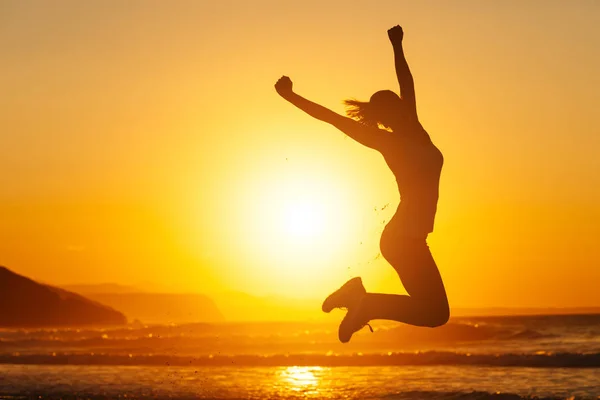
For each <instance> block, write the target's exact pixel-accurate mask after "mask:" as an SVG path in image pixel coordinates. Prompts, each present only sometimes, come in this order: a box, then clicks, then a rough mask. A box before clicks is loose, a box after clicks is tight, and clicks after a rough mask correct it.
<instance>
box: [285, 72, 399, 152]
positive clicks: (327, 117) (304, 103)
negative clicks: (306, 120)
mask: <svg viewBox="0 0 600 400" xmlns="http://www.w3.org/2000/svg"><path fill="white" fill-rule="evenodd" d="M275 90H277V93H279V95H280V96H281V97H283V98H284V99H286V100H287V101H289V102H290V103H292V104H293V105H295V106H296V107H298V108H299V109H301V110H302V111H304V112H305V113H307V114H308V115H310V116H311V117H314V118H316V119H318V120H321V121H323V122H327V123H329V124H331V125H333V126H335V127H336V128H338V129H339V130H341V131H342V132H344V133H345V134H346V135H348V136H350V137H351V138H352V139H354V140H356V141H357V142H359V143H361V144H363V145H365V146H367V147H370V148H372V149H376V150H380V149H381V146H382V145H383V141H384V139H385V138H386V136H387V135H386V133H388V132H387V131H384V130H383V129H378V128H375V127H369V126H366V125H364V124H361V123H360V122H357V121H355V120H353V119H351V118H348V117H344V116H343V115H340V114H338V113H336V112H334V111H331V110H330V109H328V108H325V107H323V106H321V105H320V104H317V103H314V102H312V101H310V100H308V99H305V98H304V97H302V96H300V95H298V94H296V93H294V91H293V90H292V81H291V80H290V78H288V77H287V76H282V77H281V78H280V79H279V80H278V81H277V83H276V84H275Z"/></svg>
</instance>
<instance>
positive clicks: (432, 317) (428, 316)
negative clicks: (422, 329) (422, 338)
mask: <svg viewBox="0 0 600 400" xmlns="http://www.w3.org/2000/svg"><path fill="white" fill-rule="evenodd" d="M449 319H450V307H449V306H448V303H445V304H440V305H437V306H435V307H432V306H429V307H427V308H426V310H425V321H424V325H425V326H426V327H429V328H437V327H438V326H442V325H445V324H446V323H447V322H448V320H449Z"/></svg>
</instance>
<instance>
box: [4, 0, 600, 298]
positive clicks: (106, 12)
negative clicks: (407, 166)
mask: <svg viewBox="0 0 600 400" xmlns="http://www.w3.org/2000/svg"><path fill="white" fill-rule="evenodd" d="M396 24H401V25H402V26H403V27H404V31H405V40H404V43H405V52H406V55H407V59H408V61H409V64H410V66H411V69H412V72H413V75H414V78H415V84H416V93H417V107H418V112H419V116H420V119H421V122H422V123H423V125H424V127H425V128H426V129H427V130H428V132H429V133H430V135H431V137H432V139H433V140H434V143H436V145H437V146H438V147H439V148H440V149H441V150H442V152H443V153H444V155H445V160H446V161H445V165H444V169H443V172H442V182H441V196H440V203H439V206H438V215H437V219H436V228H435V231H434V233H433V234H431V235H430V238H429V244H430V247H431V249H432V252H433V254H434V257H435V258H436V260H437V262H438V265H439V267H440V270H441V272H442V275H443V278H444V281H445V283H446V286H447V290H448V293H449V297H450V302H451V304H453V305H456V306H477V307H479V306H482V307H483V306H511V307H514V306H593V305H599V304H600V292H598V290H597V287H598V283H599V282H600V268H599V267H600V255H599V254H598V250H597V241H598V237H600V227H599V226H600V157H599V155H600V152H599V148H600V139H599V135H600V117H599V114H598V108H599V106H600V94H599V90H598V89H599V88H600V75H599V74H598V71H600V51H599V49H600V29H599V28H598V27H599V26H600V3H599V2H597V1H595V0H587V1H585V0H580V1H558V0H557V1H553V0H544V1H542V0H539V1H518V0H507V1H502V2H482V1H468V0H464V1H442V0H439V1H419V2H414V1H398V0H394V1H377V2H364V1H345V2H342V1H325V2H323V1H317V0H308V1H302V2H299V1H298V2H282V1H267V0H258V1H252V2H248V1H242V0H235V1H233V0H232V1H211V2H209V1H172V2H163V1H149V0H148V1H141V0H138V1H128V2H121V1H86V2H81V1H54V2H44V1H16V0H9V1H3V2H1V3H0V48H1V49H2V62H0V126H1V130H0V264H3V265H5V266H7V267H9V268H11V269H13V270H15V271H16V272H19V273H22V274H25V275H28V276H31V277H33V278H35V279H39V280H42V281H44V282H48V283H53V284H68V283H100V282H116V283H122V284H132V285H140V286H144V287H148V288H157V289H160V290H170V291H197V292H215V291H229V290H236V291H238V290H239V291H245V292H249V293H253V294H257V295H270V294H279V295H288V296H293V297H307V298H320V297H322V296H325V295H326V294H327V293H328V292H330V291H331V290H332V289H334V288H336V287H338V286H339V285H340V284H341V283H343V282H344V281H346V280H347V279H348V278H350V277H351V276H355V275H362V276H364V279H365V282H366V285H367V288H368V289H369V290H371V291H375V290H383V291H393V292H398V291H402V287H401V284H400V283H399V281H398V278H397V276H396V275H395V273H394V271H393V270H392V268H391V267H390V266H389V265H387V263H386V262H385V261H384V260H383V259H382V258H381V257H380V256H378V252H379V250H378V240H379V235H380V233H381V230H382V229H383V226H384V223H385V221H387V220H389V219H390V218H391V216H392V215H393V213H394V211H395V208H396V206H397V204H398V201H399V196H398V193H397V191H396V187H395V182H394V178H393V176H392V174H391V173H390V172H389V171H388V169H387V167H386V165H385V163H384V161H383V159H382V158H381V156H380V155H378V154H377V153H376V152H374V151H372V150H369V149H367V148H363V147H361V146H360V145H359V144H357V143H354V142H352V140H351V139H349V138H346V137H345V136H344V135H343V134H342V133H340V132H338V131H336V130H335V129H334V128H332V127H330V126H327V125H326V124H323V123H321V122H319V121H315V120H312V119H311V118H310V117H309V116H307V115H305V114H303V113H302V112H301V111H299V110H297V109H295V108H294V107H293V106H291V105H290V104H288V103H287V102H285V101H284V100H282V99H281V98H279V97H278V96H277V94H276V92H275V91H274V89H273V84H274V83H275V81H276V80H277V79H278V78H279V77H280V76H281V75H283V74H285V75H289V76H290V77H291V78H292V80H293V81H294V88H295V90H296V91H297V92H298V93H300V94H301V95H303V96H305V97H307V98H309V99H311V100H314V101H317V102H319V103H321V104H323V105H325V106H327V107H330V108H332V109H333V110H335V111H337V112H340V113H343V111H344V109H343V106H342V100H343V99H345V98H351V97H354V98H358V99H364V100H366V99H368V98H369V96H370V95H371V94H372V93H373V92H375V91H377V90H379V89H388V88H389V89H392V90H396V91H397V90H398V87H397V82H396V78H395V73H394V66H393V53H392V49H391V46H390V44H389V41H388V38H387V33H386V31H387V29H389V28H390V27H392V26H393V25H396Z"/></svg>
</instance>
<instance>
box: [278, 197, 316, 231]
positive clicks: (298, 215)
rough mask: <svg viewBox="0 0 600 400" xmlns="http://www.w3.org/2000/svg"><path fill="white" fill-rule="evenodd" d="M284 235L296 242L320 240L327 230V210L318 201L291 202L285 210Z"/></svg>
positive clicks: (283, 219) (282, 220) (282, 217)
mask: <svg viewBox="0 0 600 400" xmlns="http://www.w3.org/2000/svg"><path fill="white" fill-rule="evenodd" d="M282 211H283V215H282V216H281V222H282V224H283V226H282V233H285V234H286V235H287V236H289V237H290V238H294V239H296V240H310V239H319V237H322V236H323V234H324V232H325V229H326V218H327V215H326V214H325V210H324V207H323V205H322V204H320V203H318V202H316V201H312V202H311V201H305V202H290V203H289V204H286V205H285V207H284V208H283V210H282Z"/></svg>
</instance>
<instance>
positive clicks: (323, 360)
mask: <svg viewBox="0 0 600 400" xmlns="http://www.w3.org/2000/svg"><path fill="white" fill-rule="evenodd" d="M341 316H342V314H340V318H341ZM373 328H374V332H370V331H369V329H367V328H365V329H363V330H361V331H360V332H358V333H357V334H355V336H354V337H353V338H352V341H351V342H350V343H348V344H341V343H339V342H338V340H337V327H336V325H335V324H333V323H331V322H329V321H327V322H323V321H321V322H316V321H314V322H263V323H258V322H256V323H220V324H204V323H198V324H183V325H143V324H141V323H136V324H131V325H129V326H126V327H119V328H103V329H5V330H1V331H0V399H55V398H56V399H75V398H85V399H108V398H111V399H112V398H121V399H157V398H165V399H390V400H391V399H461V400H469V399H510V400H513V399H514V400H517V399H600V315H599V314H596V315H535V316H494V317H462V318H453V319H451V320H450V322H449V323H448V324H446V325H445V326H443V327H439V328H433V329H432V328H417V327H410V326H407V325H402V324H392V323H383V322H381V323H379V322H377V321H375V323H374V324H373Z"/></svg>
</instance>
